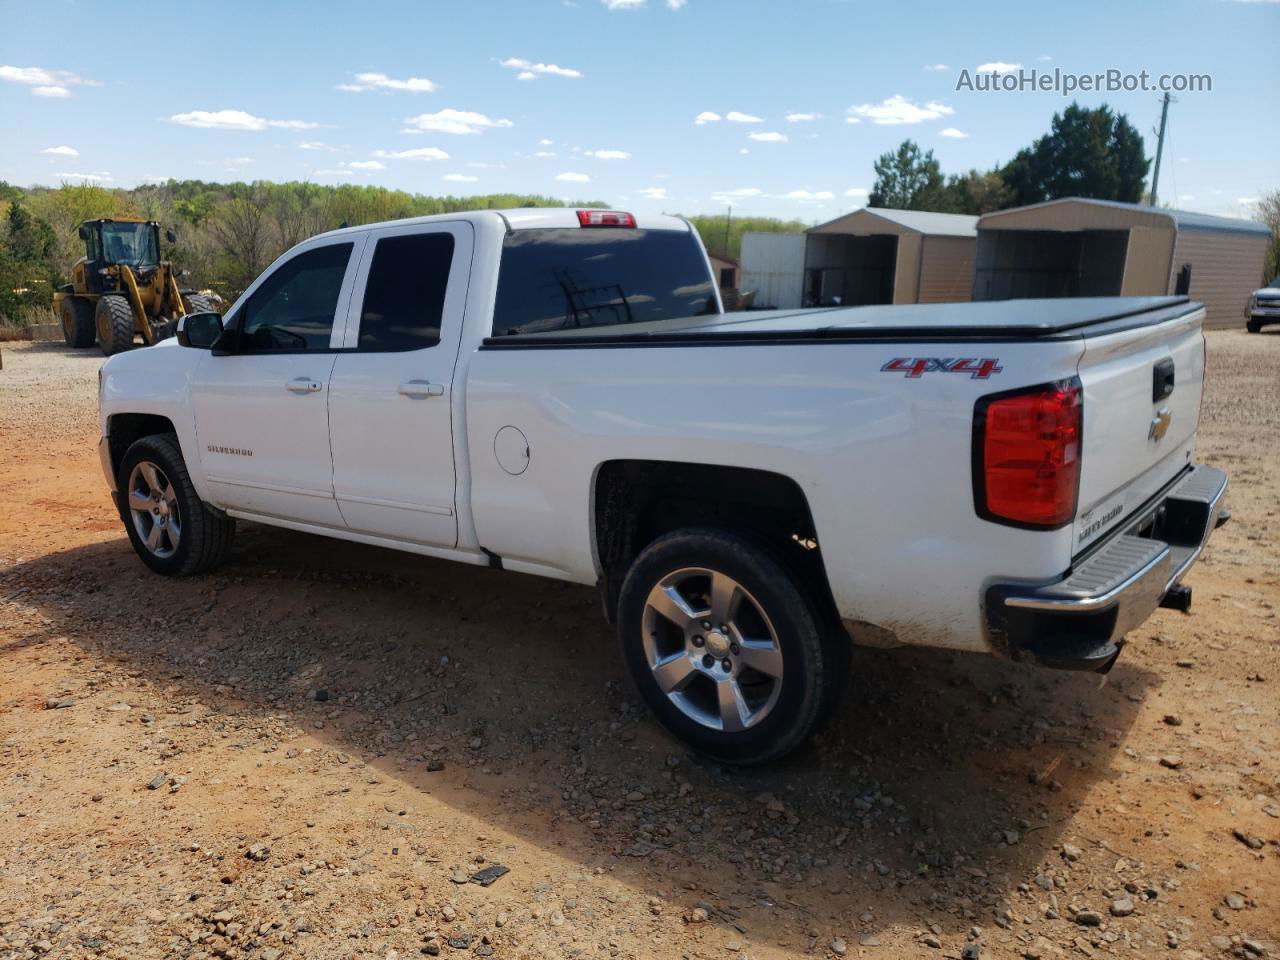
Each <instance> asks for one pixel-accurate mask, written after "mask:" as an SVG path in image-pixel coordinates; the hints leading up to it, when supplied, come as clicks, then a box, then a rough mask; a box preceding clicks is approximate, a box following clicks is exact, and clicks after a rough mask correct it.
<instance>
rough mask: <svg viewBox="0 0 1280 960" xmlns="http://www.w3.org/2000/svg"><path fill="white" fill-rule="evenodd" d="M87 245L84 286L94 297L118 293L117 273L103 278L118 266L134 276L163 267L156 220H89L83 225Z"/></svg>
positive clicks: (81, 230)
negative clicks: (121, 266) (124, 267)
mask: <svg viewBox="0 0 1280 960" xmlns="http://www.w3.org/2000/svg"><path fill="white" fill-rule="evenodd" d="M80 239H82V240H83V241H84V254H85V264H84V279H85V285H86V286H87V287H88V288H89V290H90V291H92V292H94V293H105V292H108V291H111V290H115V289H116V288H117V285H118V283H119V278H118V276H116V273H117V271H110V273H108V274H104V273H103V272H102V271H103V270H104V269H106V268H109V267H113V266H116V265H119V264H124V265H125V266H128V267H129V268H130V269H131V270H133V272H134V273H135V274H137V273H145V272H146V271H149V270H151V269H154V268H155V267H156V266H157V265H158V264H159V263H160V225H159V224H158V223H156V222H155V221H154V220H149V221H142V220H112V219H108V218H102V219H98V220H86V221H85V222H84V223H82V224H80Z"/></svg>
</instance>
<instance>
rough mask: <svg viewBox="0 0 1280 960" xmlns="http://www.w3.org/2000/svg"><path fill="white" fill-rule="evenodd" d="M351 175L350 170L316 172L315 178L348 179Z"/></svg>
mask: <svg viewBox="0 0 1280 960" xmlns="http://www.w3.org/2000/svg"><path fill="white" fill-rule="evenodd" d="M351 175H352V174H351V171H350V170H317V171H316V176H317V177H349V176H351Z"/></svg>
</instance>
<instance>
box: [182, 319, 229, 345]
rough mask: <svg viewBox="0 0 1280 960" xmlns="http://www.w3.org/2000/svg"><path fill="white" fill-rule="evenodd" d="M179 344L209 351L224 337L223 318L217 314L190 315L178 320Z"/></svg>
mask: <svg viewBox="0 0 1280 960" xmlns="http://www.w3.org/2000/svg"><path fill="white" fill-rule="evenodd" d="M176 335H177V338H178V343H179V344H181V345H182V346H184V347H195V348H196V349H198V350H208V349H209V348H210V347H212V346H213V345H214V344H215V343H216V342H217V340H218V338H219V337H220V336H222V316H221V315H220V314H217V313H188V314H187V315H186V316H185V317H179V318H178V329H177V331H176Z"/></svg>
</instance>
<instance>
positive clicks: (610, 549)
mask: <svg viewBox="0 0 1280 960" xmlns="http://www.w3.org/2000/svg"><path fill="white" fill-rule="evenodd" d="M594 499H595V503H594V506H595V518H594V524H595V541H596V555H597V557H598V558H599V562H600V568H601V579H600V588H601V594H602V599H603V601H604V607H605V615H606V616H607V617H608V618H609V620H610V622H612V621H613V618H614V614H615V612H616V609H617V603H618V594H619V593H620V592H621V589H622V581H623V579H624V578H625V577H626V575H627V571H628V570H629V569H630V568H631V563H632V561H633V560H635V558H636V557H637V556H638V555H639V553H640V551H641V550H643V549H644V548H645V547H646V546H648V545H649V544H650V543H652V542H653V541H654V540H656V539H657V538H658V537H660V536H662V535H663V534H666V533H670V532H671V531H672V530H678V529H681V528H684V527H717V528H720V529H723V530H729V531H732V532H734V533H737V534H739V535H742V536H746V537H748V538H750V539H752V540H754V541H756V542H758V543H759V544H761V545H762V546H764V547H765V548H766V549H768V550H769V551H770V552H771V553H772V554H773V556H774V557H775V558H777V559H778V560H779V561H780V562H783V563H785V564H787V565H788V566H790V567H791V568H792V569H795V570H796V571H797V572H798V573H799V574H800V577H799V579H800V580H802V581H803V582H804V583H805V584H806V585H807V586H808V587H809V588H810V589H812V590H813V592H814V593H815V598H814V599H815V600H816V601H817V602H819V603H820V604H821V605H822V606H823V607H824V608H825V609H826V610H828V611H829V612H831V613H832V614H833V615H834V611H835V603H834V601H833V599H832V597H831V590H830V586H829V585H828V583H827V575H826V568H825V566H824V565H823V562H822V556H821V550H820V548H819V545H818V541H817V533H816V530H815V528H814V523H813V516H812V514H811V513H810V511H809V503H808V501H807V500H806V499H805V495H804V492H803V491H802V490H801V489H800V486H799V485H798V484H797V483H796V482H795V481H794V480H792V479H791V478H790V477H787V476H783V475H782V474H780V473H771V472H769V471H767V470H753V469H749V468H746V467H722V466H714V465H708V464H697V463H674V462H668V461H655V460H611V461H609V462H607V463H605V464H602V465H601V467H600V469H599V471H598V473H597V474H596V484H595V498H594Z"/></svg>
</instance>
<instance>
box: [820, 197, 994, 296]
mask: <svg viewBox="0 0 1280 960" xmlns="http://www.w3.org/2000/svg"><path fill="white" fill-rule="evenodd" d="M977 223H978V218H977V217H970V216H964V215H962V214H957V213H930V212H927V211H923V210H887V209H883V208H880V207H864V208H862V209H861V210H855V211H854V212H853V213H848V214H845V215H844V216H842V217H837V218H836V219H835V220H832V221H830V222H828V223H824V224H820V225H819V226H816V227H814V228H813V229H811V230H810V231H809V232H808V240H807V242H806V244H805V263H804V273H805V279H804V302H805V304H806V305H820V304H829V303H835V302H836V301H837V300H838V301H839V302H840V303H841V304H843V305H844V306H860V305H864V304H879V303H945V302H948V301H960V300H968V299H969V297H970V294H971V292H972V289H973V265H974V250H975V245H976V242H977Z"/></svg>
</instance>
